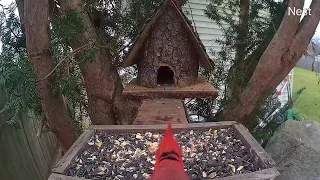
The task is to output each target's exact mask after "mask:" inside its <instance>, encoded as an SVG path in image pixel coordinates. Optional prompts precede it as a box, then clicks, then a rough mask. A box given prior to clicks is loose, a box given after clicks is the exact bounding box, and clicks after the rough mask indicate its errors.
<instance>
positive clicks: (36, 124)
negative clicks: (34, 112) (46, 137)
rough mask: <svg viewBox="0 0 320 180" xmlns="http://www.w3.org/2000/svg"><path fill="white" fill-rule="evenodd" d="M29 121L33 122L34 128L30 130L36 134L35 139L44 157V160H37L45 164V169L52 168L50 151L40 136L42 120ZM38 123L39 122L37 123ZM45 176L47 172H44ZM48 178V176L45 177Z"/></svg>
mask: <svg viewBox="0 0 320 180" xmlns="http://www.w3.org/2000/svg"><path fill="white" fill-rule="evenodd" d="M29 121H31V122H32V125H31V127H33V129H30V130H31V131H32V132H33V134H35V136H34V138H35V142H36V143H37V144H38V145H39V150H40V152H41V154H42V155H43V158H42V159H37V160H38V161H42V162H43V164H45V167H46V168H48V167H49V166H50V162H49V161H50V157H49V154H48V149H46V147H45V142H44V141H43V138H41V137H39V136H38V134H37V133H38V132H37V131H38V128H39V126H40V125H41V123H40V119H38V118H34V119H30V120H29ZM36 121H37V122H36ZM43 173H44V174H46V173H45V172H43ZM44 177H46V176H44Z"/></svg>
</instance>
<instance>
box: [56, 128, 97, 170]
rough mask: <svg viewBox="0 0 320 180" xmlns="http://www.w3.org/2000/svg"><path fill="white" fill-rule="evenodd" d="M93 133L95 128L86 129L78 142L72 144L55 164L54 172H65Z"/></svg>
mask: <svg viewBox="0 0 320 180" xmlns="http://www.w3.org/2000/svg"><path fill="white" fill-rule="evenodd" d="M93 134H94V130H92V129H86V130H85V131H84V132H83V133H82V134H81V136H80V137H79V138H78V139H77V140H76V142H75V143H74V144H73V145H72V146H71V148H70V149H69V150H68V151H67V153H66V154H65V155H64V156H63V157H62V158H61V159H60V161H59V162H58V163H57V164H56V165H55V166H54V168H53V169H52V172H55V173H60V174H64V173H65V170H66V169H67V168H68V166H69V165H70V164H71V161H72V160H73V159H74V158H75V157H76V155H77V153H78V152H80V151H82V150H83V149H84V148H85V147H86V145H87V143H86V142H87V141H88V140H89V139H90V138H91V136H92V135H93Z"/></svg>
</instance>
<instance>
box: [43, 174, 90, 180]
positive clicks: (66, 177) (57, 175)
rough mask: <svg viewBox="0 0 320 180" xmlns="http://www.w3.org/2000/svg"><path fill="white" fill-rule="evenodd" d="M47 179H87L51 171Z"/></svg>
mask: <svg viewBox="0 0 320 180" xmlns="http://www.w3.org/2000/svg"><path fill="white" fill-rule="evenodd" d="M48 180H87V179H85V178H78V177H71V176H65V175H61V174H57V173H52V174H51V176H50V177H49V179H48Z"/></svg>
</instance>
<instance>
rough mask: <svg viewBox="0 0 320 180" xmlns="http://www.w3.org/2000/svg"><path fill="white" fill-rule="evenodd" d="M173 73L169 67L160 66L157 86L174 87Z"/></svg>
mask: <svg viewBox="0 0 320 180" xmlns="http://www.w3.org/2000/svg"><path fill="white" fill-rule="evenodd" d="M173 78H174V72H173V70H172V69H171V68H170V67H169V66H160V67H159V69H158V75H157V84H160V85H164V84H166V85H174V79H173Z"/></svg>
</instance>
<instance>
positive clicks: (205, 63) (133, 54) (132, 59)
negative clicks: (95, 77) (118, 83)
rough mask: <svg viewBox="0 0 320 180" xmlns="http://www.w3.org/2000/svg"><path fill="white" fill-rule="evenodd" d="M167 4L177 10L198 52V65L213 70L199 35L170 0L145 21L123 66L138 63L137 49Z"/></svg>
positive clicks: (142, 43)
mask: <svg viewBox="0 0 320 180" xmlns="http://www.w3.org/2000/svg"><path fill="white" fill-rule="evenodd" d="M168 6H170V8H173V10H174V11H175V12H177V14H178V16H179V17H180V18H181V20H182V24H183V27H184V28H185V32H186V33H188V35H189V36H188V37H189V40H190V42H191V43H192V44H193V46H194V48H195V51H196V52H197V54H198V58H199V59H198V60H199V64H200V66H201V67H203V68H204V69H206V70H213V62H211V60H210V58H209V56H208V54H207V53H206V50H205V47H204V45H203V44H202V42H201V40H200V38H199V35H198V34H197V32H195V31H194V29H193V27H192V24H191V21H189V20H188V18H187V17H186V16H185V15H184V13H183V12H182V10H181V9H180V8H178V7H177V5H176V4H175V3H174V2H173V1H172V0H167V1H166V2H165V3H164V5H163V6H162V8H161V9H160V10H159V11H157V12H156V13H155V14H154V16H153V17H152V18H151V19H149V20H147V21H146V23H145V25H144V27H143V28H142V30H141V31H140V34H139V35H138V36H137V37H136V39H135V40H134V42H133V43H132V45H131V47H130V49H129V52H128V54H127V57H126V60H125V62H124V67H128V66H132V65H134V64H137V63H138V61H139V50H140V49H141V48H142V47H143V45H144V43H145V41H146V39H147V37H148V36H149V34H150V31H151V30H152V25H153V24H154V23H156V22H157V20H158V19H159V18H161V15H162V13H164V12H165V11H164V10H165V9H166V8H167V7H168Z"/></svg>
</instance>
